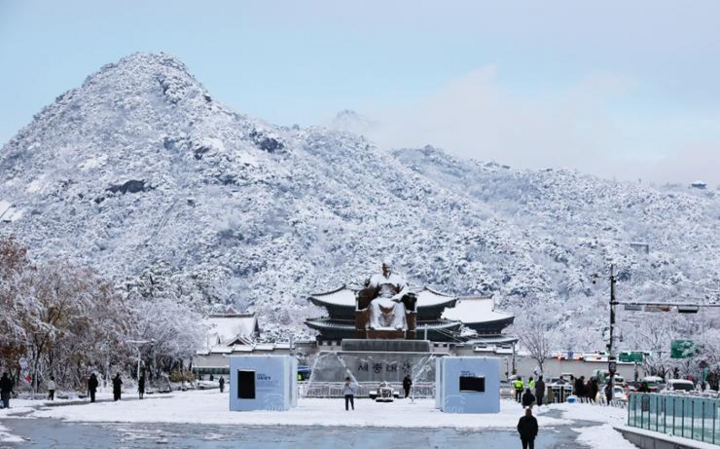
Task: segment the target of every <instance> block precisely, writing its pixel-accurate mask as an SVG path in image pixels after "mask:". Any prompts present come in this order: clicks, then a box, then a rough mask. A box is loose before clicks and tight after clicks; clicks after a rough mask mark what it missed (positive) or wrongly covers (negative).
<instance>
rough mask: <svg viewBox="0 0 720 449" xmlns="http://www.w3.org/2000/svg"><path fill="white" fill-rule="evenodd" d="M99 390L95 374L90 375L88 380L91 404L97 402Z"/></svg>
mask: <svg viewBox="0 0 720 449" xmlns="http://www.w3.org/2000/svg"><path fill="white" fill-rule="evenodd" d="M97 388H98V380H97V376H96V375H95V373H92V374H90V378H89V379H88V393H90V402H95V393H96V392H97Z"/></svg>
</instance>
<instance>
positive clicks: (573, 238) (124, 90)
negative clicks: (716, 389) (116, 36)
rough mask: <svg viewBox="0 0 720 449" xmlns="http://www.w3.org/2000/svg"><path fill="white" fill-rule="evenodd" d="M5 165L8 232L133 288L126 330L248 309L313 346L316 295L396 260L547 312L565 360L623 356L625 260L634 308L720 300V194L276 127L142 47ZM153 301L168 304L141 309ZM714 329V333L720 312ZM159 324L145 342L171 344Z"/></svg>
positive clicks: (674, 328) (0, 190) (637, 331)
mask: <svg viewBox="0 0 720 449" xmlns="http://www.w3.org/2000/svg"><path fill="white" fill-rule="evenodd" d="M238 88H243V87H242V86H239V87H238ZM346 115H348V114H346ZM0 173H2V175H3V178H2V183H0V202H3V203H4V204H6V205H8V207H7V209H8V211H7V212H6V215H4V216H3V220H5V221H4V222H2V223H0V235H3V236H6V237H7V236H14V238H15V240H16V242H17V244H18V245H20V246H22V247H26V248H27V249H28V250H29V251H30V254H31V257H32V260H33V264H34V265H36V266H38V267H46V268H44V269H43V270H50V271H51V272H52V273H55V272H54V271H52V270H60V269H62V270H69V274H67V275H65V274H63V275H62V276H61V275H60V274H58V273H55V274H53V276H58V277H60V278H61V279H63V282H71V281H70V280H71V279H74V278H78V277H80V278H83V279H84V276H80V274H79V272H78V270H80V271H83V270H87V268H84V267H92V268H93V273H95V274H93V276H97V277H98V278H101V279H103V280H104V282H108V283H112V285H115V286H116V287H117V288H118V289H119V291H124V292H125V293H123V294H119V293H117V291H115V290H113V291H108V292H106V293H103V294H105V295H120V296H119V297H121V298H122V300H118V302H117V303H115V300H114V299H113V301H112V303H113V304H117V306H116V307H115V306H113V307H112V311H113V313H115V314H117V317H116V319H114V320H113V321H114V323H115V325H116V326H118V327H117V330H116V332H118V333H120V332H129V331H128V329H127V328H126V327H125V325H124V324H123V323H125V322H126V321H127V322H133V321H136V320H133V319H130V318H128V317H126V316H125V315H123V314H124V313H126V312H125V309H126V308H127V309H128V310H127V313H130V314H135V315H134V316H135V317H136V319H137V316H138V314H139V315H142V316H144V317H149V316H155V317H158V318H159V317H163V319H167V318H168V317H173V319H174V318H175V317H178V318H179V317H181V316H183V314H182V313H180V311H181V310H185V309H186V308H191V309H193V310H195V311H196V313H203V312H206V311H208V310H212V308H213V307H218V306H224V305H228V304H231V305H233V306H235V307H236V309H238V310H240V311H245V310H255V311H257V312H258V314H259V319H260V322H261V326H262V328H263V330H264V331H265V335H266V336H269V337H268V338H280V339H282V338H287V337H288V335H289V334H290V333H291V332H292V333H295V334H297V335H303V334H304V335H306V336H309V335H308V333H307V332H308V331H307V330H306V329H305V328H304V326H303V325H302V321H303V319H305V318H306V317H308V316H315V315H319V314H320V313H321V311H320V310H316V309H313V308H311V306H309V305H308V303H307V301H306V297H307V295H308V294H309V293H312V292H316V291H323V290H329V289H332V288H336V287H338V286H340V285H342V284H354V283H359V282H361V281H362V280H363V279H365V278H366V277H367V276H368V274H370V273H373V272H375V271H377V270H378V269H379V261H380V260H381V259H382V258H383V257H384V256H391V257H393V258H394V259H395V261H396V263H397V265H398V270H399V271H401V272H402V273H404V274H405V275H406V276H407V277H408V278H409V279H410V280H411V282H412V283H414V284H415V285H417V286H420V285H429V286H432V287H434V288H436V289H438V290H441V291H445V292H449V293H454V294H460V295H468V294H479V293H482V294H493V295H494V296H495V299H496V302H497V304H498V305H499V306H500V307H501V308H504V309H506V310H509V311H513V312H514V313H516V314H517V315H518V317H519V320H520V321H522V320H523V319H530V316H532V317H535V318H539V319H540V321H542V322H544V323H547V325H548V326H551V327H552V328H553V329H557V330H558V332H560V333H561V334H562V339H561V340H560V341H559V342H557V343H556V345H557V346H559V347H558V348H556V349H562V350H568V349H573V350H575V351H584V350H597V349H604V343H603V340H604V339H607V321H608V320H607V314H608V309H607V301H608V289H609V285H608V283H607V282H604V281H603V279H604V277H605V276H606V275H607V274H608V268H609V266H610V264H614V265H615V266H616V267H617V268H618V269H619V282H618V286H617V290H618V299H621V300H658V301H678V300H680V301H682V300H692V301H718V287H717V286H718V285H720V261H719V260H718V257H717V254H718V253H719V251H718V250H719V249H720V248H718V245H719V242H720V192H718V191H717V190H716V189H714V188H712V187H711V188H710V189H705V190H700V189H691V188H688V187H687V186H649V185H645V184H643V183H628V182H619V181H614V180H603V179H598V178H596V177H593V176H587V175H583V174H580V173H576V172H572V171H568V170H562V169H550V168H549V169H547V170H540V171H533V170H516V169H513V168H510V167H507V166H503V165H501V164H498V163H494V162H480V161H473V160H460V159H457V158H454V157H452V156H450V155H449V154H448V153H446V152H445V151H443V150H440V149H437V148H433V147H430V146H428V147H425V148H422V149H397V150H392V151H389V150H385V149H382V148H378V147H377V146H376V145H374V144H373V142H371V141H368V140H367V139H366V138H364V137H362V136H360V135H356V134H353V133H349V132H344V131H340V130H330V129H326V128H317V127H309V128H301V127H298V126H293V127H282V126H274V125H270V124H267V123H264V122H262V121H260V120H258V119H254V118H251V117H247V116H245V115H243V114H241V113H238V112H236V111H233V110H232V109H230V108H228V107H226V106H224V105H223V104H222V103H221V102H219V101H218V100H217V99H216V98H214V97H213V96H212V95H211V93H209V92H208V91H207V90H206V89H205V88H204V87H203V86H202V85H201V84H200V83H199V82H198V81H197V80H196V79H195V78H194V77H193V76H192V75H191V74H190V72H189V70H188V68H187V67H185V65H184V64H183V63H182V62H180V61H178V60H177V59H175V58H173V57H171V56H168V55H165V54H135V55H131V56H129V57H127V58H124V59H122V60H121V61H119V62H118V63H115V64H110V65H107V66H105V67H103V68H102V69H100V71H99V72H97V73H95V74H93V75H91V76H90V77H88V78H87V80H86V81H85V82H84V83H83V85H82V86H81V87H79V88H77V89H74V90H71V91H68V92H66V93H64V94H62V95H60V96H59V97H58V98H57V99H56V101H55V102H54V103H53V104H51V105H49V106H47V107H46V108H45V109H43V110H42V111H40V112H39V113H38V114H37V115H36V116H35V119H34V120H33V122H32V123H30V124H29V125H28V126H26V127H25V128H23V129H22V130H21V131H20V132H19V133H18V134H17V136H16V137H15V138H14V139H12V140H11V141H10V142H8V143H7V144H6V145H5V146H4V147H3V148H2V150H1V151H0ZM56 260H62V261H63V262H52V263H51V262H49V261H56ZM58 263H59V265H58ZM43 270H41V271H42V272H43V273H45V271H43ZM83 272H84V271H83ZM63 273H65V271H63ZM71 273H75V274H72V275H71ZM45 275H47V276H50V275H51V274H44V275H43V276H45ZM37 276H39V274H38V275H37ZM160 279H161V281H160ZM91 284H92V285H89V286H85V284H82V285H83V288H99V287H97V286H96V285H95V284H97V283H91ZM13 288H19V287H13ZM134 295H136V296H142V297H145V298H152V299H153V300H152V301H149V302H147V303H143V302H140V303H135V304H134V305H133V306H132V307H130V306H128V303H127V302H123V301H135V299H134V297H135V296H134ZM90 296H92V295H90ZM108 297H110V296H108ZM112 297H113V298H115V296H112ZM178 304H179V305H178ZM93 307H94V306H93ZM98 307H100V306H98ZM103 307H106V306H103ZM176 307H178V308H180V309H178V313H177V314H175V313H171V314H170V313H169V314H163V313H159V311H161V310H171V311H172V310H175V309H174V308H176ZM113 316H114V315H113ZM185 317H187V316H185ZM533 319H534V318H533ZM698 319H699V318H698V317H695V318H690V319H688V318H686V317H680V316H663V317H661V318H659V319H658V318H656V317H652V318H648V317H643V316H641V315H637V316H631V315H630V314H622V313H621V316H620V322H619V327H620V334H621V335H622V342H620V346H621V349H622V348H623V347H624V348H628V349H641V348H647V347H650V346H653V345H655V344H661V343H660V342H661V341H665V340H664V339H665V337H667V335H666V336H664V337H659V336H654V335H653V332H655V331H658V327H657V325H656V323H658V322H662V323H664V324H663V326H662V330H663V332H665V331H666V332H670V333H672V335H673V336H680V337H688V336H690V335H694V334H695V333H696V332H697V331H696V329H697V324H698V323H697V322H696V321H697V320H698ZM703 319H705V320H706V321H705V322H704V323H703V325H704V326H705V327H704V328H705V329H706V335H710V332H714V329H717V327H718V323H717V320H716V319H714V318H713V317H711V316H710V317H704V318H703ZM633 320H634V321H635V322H633ZM651 322H652V325H651ZM180 323H182V321H180ZM171 324H172V323H169V322H168V323H167V325H168V326H169V325H171ZM145 325H146V326H147V328H143V327H142V326H141V327H137V326H136V327H134V328H133V329H135V330H136V331H137V329H140V330H141V332H140V331H138V332H140V334H139V335H137V336H136V337H135V338H138V339H147V338H156V339H157V341H160V340H161V339H162V338H163V337H162V336H158V335H155V336H154V337H150V335H152V334H153V333H154V332H159V331H160V330H159V329H155V330H153V329H152V326H155V324H154V323H151V322H146V323H145ZM158 326H160V325H158ZM161 327H162V328H163V329H168V327H165V326H164V325H163V326H161ZM645 328H647V329H645ZM111 329H115V328H114V327H110V328H108V329H107V330H103V332H105V331H107V332H110V330H111ZM177 329H179V330H186V329H187V327H185V326H182V325H180V326H178V328H177ZM18 332H19V331H18ZM113 332H115V331H113ZM186 337H187V338H186ZM103 338H109V337H103ZM192 338H193V336H191V335H188V336H185V337H183V338H182V341H174V342H171V343H168V349H167V352H168V354H170V353H172V354H181V353H182V351H184V350H185V349H187V347H188V346H187V344H186V343H187V342H189V341H190V340H192ZM665 344H667V342H666V343H665ZM158 346H159V345H156V348H155V350H156V351H158V350H159V349H158ZM118 350H125V351H130V350H131V349H130V348H118ZM58 356H59V355H58ZM94 357H96V356H94Z"/></svg>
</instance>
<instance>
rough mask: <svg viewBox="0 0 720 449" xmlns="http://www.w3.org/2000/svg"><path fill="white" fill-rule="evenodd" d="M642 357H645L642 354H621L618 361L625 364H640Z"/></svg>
mask: <svg viewBox="0 0 720 449" xmlns="http://www.w3.org/2000/svg"><path fill="white" fill-rule="evenodd" d="M644 356H645V355H644V354H643V353H642V352H621V353H620V361H621V362H627V363H633V362H635V363H642V362H643V360H644Z"/></svg>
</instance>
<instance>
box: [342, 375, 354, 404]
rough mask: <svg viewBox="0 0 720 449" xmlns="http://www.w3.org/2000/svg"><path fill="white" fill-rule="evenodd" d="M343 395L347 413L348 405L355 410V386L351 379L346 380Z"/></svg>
mask: <svg viewBox="0 0 720 449" xmlns="http://www.w3.org/2000/svg"><path fill="white" fill-rule="evenodd" d="M343 395H345V411H348V404H349V405H350V406H351V407H352V409H353V410H355V384H353V383H352V382H351V381H350V378H349V377H346V378H345V385H343Z"/></svg>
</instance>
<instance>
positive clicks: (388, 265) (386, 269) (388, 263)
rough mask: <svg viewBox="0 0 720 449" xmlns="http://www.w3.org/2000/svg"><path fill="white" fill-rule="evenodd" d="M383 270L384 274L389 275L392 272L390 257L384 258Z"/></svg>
mask: <svg viewBox="0 0 720 449" xmlns="http://www.w3.org/2000/svg"><path fill="white" fill-rule="evenodd" d="M382 272H383V275H385V276H387V275H388V274H390V273H391V272H392V259H390V258H389V257H386V258H385V259H383V262H382Z"/></svg>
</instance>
